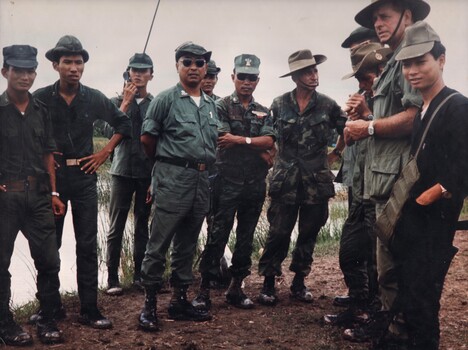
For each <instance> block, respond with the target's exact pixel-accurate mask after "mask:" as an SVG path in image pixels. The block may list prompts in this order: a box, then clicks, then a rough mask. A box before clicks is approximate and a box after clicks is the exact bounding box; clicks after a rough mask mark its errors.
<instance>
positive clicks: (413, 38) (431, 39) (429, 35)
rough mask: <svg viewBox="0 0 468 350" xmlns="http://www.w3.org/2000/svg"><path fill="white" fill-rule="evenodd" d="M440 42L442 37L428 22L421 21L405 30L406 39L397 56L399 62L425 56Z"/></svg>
mask: <svg viewBox="0 0 468 350" xmlns="http://www.w3.org/2000/svg"><path fill="white" fill-rule="evenodd" d="M436 41H438V42H440V37H439V35H437V33H436V32H435V30H434V29H432V27H431V26H430V25H429V24H427V23H426V22H423V21H419V22H416V23H415V24H413V25H412V26H409V27H407V28H406V29H405V39H404V40H403V43H402V44H401V50H400V52H399V53H398V54H397V55H396V56H395V59H396V60H398V61H401V60H406V59H409V58H415V57H420V56H424V55H425V54H426V53H428V52H430V51H431V50H432V48H433V47H434V43H435V42H436Z"/></svg>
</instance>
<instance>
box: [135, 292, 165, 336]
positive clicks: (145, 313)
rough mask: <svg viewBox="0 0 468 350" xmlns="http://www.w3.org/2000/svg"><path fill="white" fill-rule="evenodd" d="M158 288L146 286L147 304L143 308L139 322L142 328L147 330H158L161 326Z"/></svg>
mask: <svg viewBox="0 0 468 350" xmlns="http://www.w3.org/2000/svg"><path fill="white" fill-rule="evenodd" d="M156 296H157V288H156V287H145V306H144V307H143V310H141V313H140V317H139V318H138V324H139V326H140V328H141V329H143V330H144V331H147V332H156V331H158V330H159V329H160V328H159V323H158V317H157V315H156V304H157V297H156Z"/></svg>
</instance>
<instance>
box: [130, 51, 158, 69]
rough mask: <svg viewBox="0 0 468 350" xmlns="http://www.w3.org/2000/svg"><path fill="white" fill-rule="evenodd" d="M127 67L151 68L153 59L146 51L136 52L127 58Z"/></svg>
mask: <svg viewBox="0 0 468 350" xmlns="http://www.w3.org/2000/svg"><path fill="white" fill-rule="evenodd" d="M128 68H143V69H144V68H153V61H152V60H151V57H149V56H148V55H147V54H146V53H136V54H134V55H133V56H132V57H130V59H129V60H128Z"/></svg>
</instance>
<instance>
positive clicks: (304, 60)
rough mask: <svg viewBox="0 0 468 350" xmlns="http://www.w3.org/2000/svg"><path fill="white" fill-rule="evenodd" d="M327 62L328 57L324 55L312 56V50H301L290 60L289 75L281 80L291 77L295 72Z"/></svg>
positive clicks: (291, 56)
mask: <svg viewBox="0 0 468 350" xmlns="http://www.w3.org/2000/svg"><path fill="white" fill-rule="evenodd" d="M326 60H327V57H326V56H324V55H312V52H311V51H310V50H307V49H305V50H299V51H296V52H294V53H293V54H291V55H290V56H289V58H288V64H289V73H286V74H284V75H282V76H280V78H284V77H287V76H290V75H291V74H293V73H294V72H297V71H300V70H301V69H304V68H307V67H310V66H316V65H318V64H320V63H323V62H325V61H326Z"/></svg>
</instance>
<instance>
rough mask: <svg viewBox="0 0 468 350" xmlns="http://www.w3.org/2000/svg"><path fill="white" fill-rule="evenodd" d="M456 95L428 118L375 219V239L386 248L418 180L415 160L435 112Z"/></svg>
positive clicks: (437, 110) (442, 103) (435, 111)
mask: <svg viewBox="0 0 468 350" xmlns="http://www.w3.org/2000/svg"><path fill="white" fill-rule="evenodd" d="M456 94H458V93H457V92H454V93H452V94H450V95H449V96H447V97H446V98H445V99H444V100H443V101H442V102H441V103H440V104H439V106H437V108H436V109H435V110H434V112H433V113H432V115H431V116H430V119H429V122H428V123H427V125H426V128H425V129H424V133H423V135H422V137H421V141H419V145H418V148H417V150H416V153H415V154H414V156H413V155H411V156H410V158H409V160H408V163H406V165H405V166H404V167H403V169H402V171H401V173H400V176H399V177H398V179H397V181H396V182H395V184H394V185H393V188H392V192H391V193H390V198H389V199H388V201H387V203H386V204H385V207H384V209H383V211H382V213H381V214H380V215H379V216H378V217H377V220H376V223H375V231H376V234H377V237H379V238H380V240H381V241H382V242H383V243H384V244H385V245H386V246H388V245H389V244H390V243H391V241H392V238H393V233H394V230H395V227H396V224H397V223H398V220H399V219H400V216H401V211H402V209H403V206H404V205H405V203H406V201H407V200H408V198H409V195H410V191H411V189H412V188H413V186H414V184H415V183H416V181H418V179H419V170H418V164H417V158H418V154H419V151H420V150H421V147H422V145H423V144H424V140H425V139H426V135H427V132H428V131H429V127H430V126H431V124H432V121H433V120H434V117H435V116H436V115H437V112H439V110H440V109H441V108H442V106H443V105H444V104H445V103H446V102H447V101H448V100H449V99H450V98H451V97H452V96H454V95H456Z"/></svg>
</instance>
